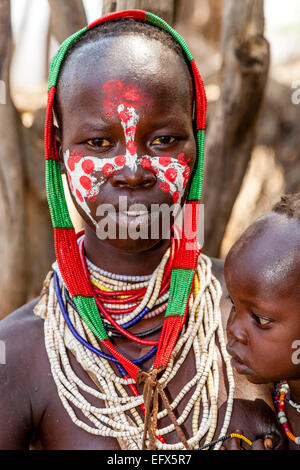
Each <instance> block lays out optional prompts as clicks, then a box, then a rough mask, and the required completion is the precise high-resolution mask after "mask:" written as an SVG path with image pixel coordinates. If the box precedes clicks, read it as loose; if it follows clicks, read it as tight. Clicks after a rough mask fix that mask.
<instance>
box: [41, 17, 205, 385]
mask: <svg viewBox="0 0 300 470" xmlns="http://www.w3.org/2000/svg"><path fill="white" fill-rule="evenodd" d="M120 18H134V19H136V20H140V21H144V22H147V23H150V24H152V25H155V26H157V27H159V28H161V29H164V30H166V31H167V32H169V33H170V34H171V35H172V36H173V37H174V39H175V40H176V41H177V42H178V43H179V44H180V45H181V47H182V49H183V51H184V54H185V56H186V57H187V60H188V62H189V64H190V68H191V72H192V75H193V81H194V89H195V90H194V94H195V118H196V119H195V121H196V132H195V141H196V147H197V159H196V163H195V166H194V169H193V172H192V176H191V185H190V189H189V193H188V196H187V202H186V205H187V206H190V207H187V210H186V211H185V213H184V218H183V230H182V238H181V240H180V245H179V248H178V250H177V252H176V255H175V258H174V262H173V266H172V276H171V284H170V295H169V301H168V306H167V310H166V313H165V318H164V323H163V327H162V331H161V336H160V340H159V344H158V348H157V352H156V356H155V360H154V365H153V369H154V370H155V369H156V370H161V369H162V368H164V367H166V366H167V364H168V361H169V359H170V356H171V353H172V351H173V348H174V346H175V344H176V341H177V338H178V335H179V333H180V331H181V329H182V327H183V325H184V323H185V320H186V316H187V311H188V301H189V297H190V294H191V292H192V289H193V285H194V278H195V272H196V268H197V260H198V257H199V254H200V247H199V244H198V234H197V227H198V214H199V206H200V198H201V190H202V181H203V158H204V134H205V116H206V96H205V91H204V86H203V82H202V79H201V76H200V74H199V71H198V69H197V66H196V63H195V60H194V58H193V56H192V55H191V53H190V51H189V49H188V47H187V45H186V43H185V41H184V40H183V39H182V38H181V36H180V35H179V34H178V33H177V32H176V31H175V30H174V29H173V28H171V26H169V25H168V24H167V23H166V22H165V21H164V20H162V19H161V18H159V17H157V16H156V15H154V14H152V13H149V12H145V11H141V10H127V11H122V12H116V13H112V14H109V15H106V16H103V17H102V18H100V19H98V20H96V21H95V22H93V23H91V24H89V25H88V26H86V27H85V28H83V29H81V30H80V31H78V32H76V33H75V34H73V35H72V36H70V37H69V38H67V39H66V40H65V41H64V42H63V43H62V45H61V46H60V48H59V50H58V52H57V53H56V55H55V57H54V59H53V61H52V63H51V67H50V73H49V85H48V104H47V114H46V123H45V158H46V191H47V198H48V203H49V208H50V214H51V219H52V224H53V228H54V243H55V253H56V259H57V263H58V266H59V270H60V273H61V276H62V278H63V281H64V283H65V286H66V288H67V290H68V292H69V293H70V296H71V300H72V302H73V303H74V304H75V306H76V308H77V310H78V313H79V315H80V317H81V318H82V320H83V321H84V322H85V323H86V324H87V326H88V327H89V328H90V330H91V331H92V332H93V333H94V334H95V336H96V337H97V338H98V340H99V341H100V343H101V344H103V346H105V347H106V348H107V350H108V351H109V352H110V353H111V354H112V355H113V357H115V359H116V360H117V361H118V362H119V364H120V365H121V366H122V367H123V368H124V369H125V371H126V372H127V374H128V375H129V376H130V377H131V378H132V379H133V380H134V381H135V382H138V380H139V376H140V375H141V373H142V371H141V370H140V368H139V367H138V365H136V364H134V363H133V362H131V361H130V360H129V359H127V358H126V357H125V356H123V355H122V354H121V353H120V352H119V351H118V350H117V349H116V348H115V347H114V346H113V344H112V343H111V341H110V339H109V336H108V334H107V332H106V330H105V327H104V324H103V322H102V320H101V318H100V315H99V310H98V306H97V303H96V300H95V297H94V294H93V290H92V288H91V284H90V282H89V280H88V279H87V277H86V275H85V272H84V268H83V265H82V262H81V257H80V252H79V247H78V243H77V236H76V233H75V230H74V227H73V224H72V221H71V218H70V215H69V211H68V207H67V203H66V199H65V194H64V189H63V183H62V176H61V170H60V163H59V157H58V152H57V148H56V144H55V135H54V125H53V102H54V97H55V92H56V84H57V79H58V76H59V72H60V67H61V64H62V61H63V59H64V56H65V54H66V52H67V50H68V48H69V47H70V45H71V44H72V43H73V42H74V41H75V40H76V39H77V38H78V37H79V36H81V35H83V34H84V33H85V32H86V31H88V30H89V29H91V28H93V27H95V26H97V25H100V24H102V23H104V22H107V21H114V20H118V19H120Z"/></svg>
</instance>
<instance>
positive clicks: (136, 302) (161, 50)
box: [0, 11, 276, 450]
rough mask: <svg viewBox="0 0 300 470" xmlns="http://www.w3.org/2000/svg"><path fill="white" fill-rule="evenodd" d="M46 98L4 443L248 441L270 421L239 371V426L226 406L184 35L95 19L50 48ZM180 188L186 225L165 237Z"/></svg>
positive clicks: (230, 385) (162, 27)
mask: <svg viewBox="0 0 300 470" xmlns="http://www.w3.org/2000/svg"><path fill="white" fill-rule="evenodd" d="M48 100H49V101H48V109H47V121H46V128H45V129H46V133H45V143H46V184H47V194H48V200H49V206H50V212H51V217H52V222H53V226H54V231H55V248H56V258H57V262H56V263H55V264H54V265H53V270H52V271H51V272H50V273H49V275H48V276H47V279H46V280H45V283H44V289H43V291H42V293H41V298H40V299H39V301H38V303H37V301H35V302H33V303H31V304H29V305H27V306H25V307H22V308H21V309H20V310H19V311H18V312H15V313H14V314H13V315H11V316H9V317H8V318H7V319H6V320H4V322H2V324H1V327H0V333H1V338H2V339H3V340H4V341H6V343H7V357H8V364H9V365H10V367H7V368H5V369H2V370H0V372H1V374H2V375H1V377H0V393H1V397H2V400H1V402H0V423H8V424H7V425H5V426H3V425H2V426H1V425H0V445H1V448H13V449H15V448H28V445H29V443H30V444H31V446H32V447H41V448H43V449H120V448H121V449H130V450H134V449H142V448H143V449H146V448H148V449H170V450H172V449H197V448H199V447H200V448H201V445H203V444H204V443H206V444H208V445H209V446H210V445H211V441H213V439H216V438H217V439H219V438H221V439H220V440H219V441H218V443H217V444H216V446H215V447H216V448H218V447H220V445H221V443H222V439H223V437H224V436H226V435H227V432H230V429H231V430H232V429H235V428H236V426H237V424H238V423H239V424H240V425H241V426H243V429H244V431H245V433H247V435H248V436H250V438H251V439H252V438H256V437H257V434H258V433H260V432H261V431H262V432H264V431H265V432H268V431H272V430H274V431H275V430H276V425H275V424H274V420H273V418H272V416H270V414H268V409H269V406H268V405H269V404H268V398H267V395H266V391H265V390H263V389H261V390H260V391H258V392H257V390H258V387H256V386H254V385H249V386H248V387H247V388H246V389H245V388H244V387H243V380H239V381H238V382H237V385H238V390H239V393H238V394H237V397H240V398H241V395H242V398H243V399H242V400H241V401H243V400H245V399H247V397H249V398H250V397H253V396H255V397H258V398H260V405H261V406H256V407H254V411H253V413H254V415H253V421H252V422H250V423H249V420H248V418H247V416H246V415H245V414H239V411H236V410H238V409H239V408H237V406H235V405H234V403H233V402H234V387H235V381H234V377H233V374H232V369H231V366H230V361H229V357H228V355H227V353H226V348H225V339H224V335H223V327H222V320H223V322H224V321H226V316H227V312H228V304H229V302H226V300H225V301H224V299H222V301H221V295H222V288H221V285H220V283H219V281H218V280H217V279H216V277H215V274H216V273H218V277H220V279H221V280H222V264H221V263H220V262H217V261H215V260H213V261H212V260H210V259H209V258H207V257H206V256H204V255H201V256H199V251H200V250H199V246H198V243H197V230H196V229H197V211H198V207H199V200H200V195H201V182H202V164H203V143H204V124H205V109H206V101H205V93H204V88H203V84H202V81H201V78H200V76H199V73H198V71H197V68H196V65H195V62H194V61H193V59H192V57H191V55H190V53H189V52H188V51H187V47H186V45H185V44H184V42H183V41H182V40H181V39H180V38H179V36H178V35H177V34H176V33H175V32H174V31H173V30H171V29H170V27H169V26H168V25H166V24H165V23H164V22H163V21H162V20H160V19H159V18H157V17H155V16H154V15H151V14H149V13H147V14H146V13H145V12H141V11H127V12H118V13H115V14H113V15H111V16H109V17H107V18H102V19H100V20H99V21H97V22H95V23H94V24H92V25H90V26H89V27H88V28H86V29H84V30H82V31H80V32H78V33H76V34H75V35H73V36H72V37H71V38H69V39H67V40H66V42H65V43H64V44H63V45H62V46H61V48H60V49H59V51H58V53H57V55H56V57H55V58H54V60H53V62H52V66H51V70H50V77H49V95H48ZM53 111H54V112H55V117H56V121H57V127H56V126H54V122H53ZM61 171H62V172H63V173H64V174H65V175H66V176H67V181H68V185H69V189H70V192H71V195H72V198H73V202H74V204H75V206H76V208H77V209H78V212H79V213H80V214H81V216H82V218H83V220H84V227H85V228H84V232H83V233H79V234H77V235H76V234H75V231H74V228H73V226H72V222H71V220H70V217H69V213H68V209H67V206H66V203H65V196H64V191H63V185H62V180H61ZM124 200H125V201H124ZM185 201H187V211H186V214H187V216H186V215H185V216H184V227H185V228H186V229H191V231H190V233H189V234H188V235H189V237H187V234H186V232H185V230H184V231H183V236H182V239H181V240H178V239H175V236H174V234H173V232H172V236H170V234H171V231H170V229H169V231H167V232H168V235H169V236H168V237H167V236H165V235H166V231H165V229H164V228H163V222H166V219H169V220H167V221H168V222H169V223H170V225H172V223H173V220H174V219H173V215H172V211H171V210H169V209H170V208H171V207H172V206H173V205H175V204H177V205H183V202H185ZM124 202H125V203H126V205H124ZM152 205H153V206H156V208H157V206H158V207H159V208H164V212H163V213H162V212H160V211H156V216H154V220H152V213H151V209H152V207H151V206H152ZM104 206H105V211H103V208H104ZM166 209H168V210H166ZM154 215H155V214H154ZM152 222H153V223H154V222H155V223H156V224H157V227H156V229H157V230H156V231H154V235H153V234H152V232H151V230H150V232H151V236H137V235H139V232H140V233H143V235H145V234H147V232H149V229H151V228H152ZM106 226H108V234H107V235H108V236H107V237H105V230H104V229H105V228H106ZM124 228H125V229H126V230H125V231H124ZM154 228H155V227H154ZM129 232H130V233H129ZM163 235H164V236H163ZM220 302H221V303H220ZM220 306H221V308H222V315H221V310H220ZM33 309H34V311H33ZM34 314H35V315H34ZM222 316H223V318H222ZM33 345H34V347H33ZM20 383H22V388H21V387H20ZM241 390H243V393H241ZM16 404H17V405H16ZM222 405H223V407H222V412H219V411H218V409H219V408H220V407H221V406H222ZM233 405H234V406H233ZM16 406H17V407H18V413H14V409H15V407H16ZM233 408H234V410H232V409H233ZM251 409H253V406H252V408H251ZM266 409H267V410H266ZM234 416H235V417H236V418H237V419H238V423H235V422H234V419H235V418H234Z"/></svg>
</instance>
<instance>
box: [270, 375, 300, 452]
mask: <svg viewBox="0 0 300 470" xmlns="http://www.w3.org/2000/svg"><path fill="white" fill-rule="evenodd" d="M289 390H290V388H289V385H288V383H287V381H286V380H281V381H280V382H279V383H277V384H275V394H274V404H275V407H276V408H277V416H278V420H279V422H280V424H281V426H282V429H283V431H284V433H285V435H286V436H287V437H288V438H289V439H290V440H291V441H293V442H294V443H295V444H296V445H297V446H300V436H295V435H294V434H293V433H292V430H291V428H290V425H289V422H288V419H287V414H286V406H285V401H286V400H287V401H289V402H291V400H290V399H288V394H289ZM293 403H294V402H293ZM295 405H296V406H295V408H296V409H297V411H299V409H300V407H299V405H297V404H295ZM292 406H293V405H292Z"/></svg>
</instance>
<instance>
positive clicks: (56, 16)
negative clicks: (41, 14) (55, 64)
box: [48, 0, 100, 43]
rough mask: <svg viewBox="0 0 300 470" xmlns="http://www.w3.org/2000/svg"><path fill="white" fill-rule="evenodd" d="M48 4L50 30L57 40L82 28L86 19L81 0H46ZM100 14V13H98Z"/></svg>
mask: <svg viewBox="0 0 300 470" xmlns="http://www.w3.org/2000/svg"><path fill="white" fill-rule="evenodd" d="M48 1H49V5H50V12H51V13H50V31H51V33H52V34H53V35H54V36H55V37H56V39H57V40H58V42H60V43H61V42H63V40H64V39H66V38H67V37H68V36H70V35H71V34H73V33H75V31H78V30H79V29H81V28H83V27H84V26H86V24H87V19H86V15H85V11H84V8H83V4H82V1H81V0H63V1H62V0H48ZM99 16H100V13H99Z"/></svg>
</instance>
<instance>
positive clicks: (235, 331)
mask: <svg viewBox="0 0 300 470" xmlns="http://www.w3.org/2000/svg"><path fill="white" fill-rule="evenodd" d="M226 330H227V338H228V339H230V338H233V339H235V340H236V341H238V342H239V343H242V344H247V334H246V331H245V329H244V326H243V322H242V320H241V318H239V317H238V315H237V313H236V312H235V313H231V314H230V316H229V319H228V322H227V327H226Z"/></svg>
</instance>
